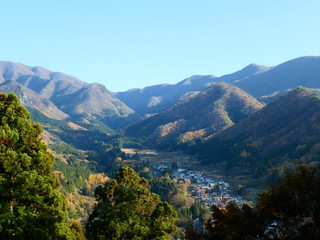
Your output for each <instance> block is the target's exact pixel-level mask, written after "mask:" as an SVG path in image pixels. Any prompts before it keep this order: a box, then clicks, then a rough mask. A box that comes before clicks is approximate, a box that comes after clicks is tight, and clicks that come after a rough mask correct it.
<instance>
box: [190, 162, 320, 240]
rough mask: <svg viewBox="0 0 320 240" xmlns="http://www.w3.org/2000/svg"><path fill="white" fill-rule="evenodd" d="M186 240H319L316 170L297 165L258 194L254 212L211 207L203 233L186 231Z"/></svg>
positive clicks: (319, 169)
mask: <svg viewBox="0 0 320 240" xmlns="http://www.w3.org/2000/svg"><path fill="white" fill-rule="evenodd" d="M186 239H190V240H191V239H204V240H207V239H208V240H209V239H215V240H219V239H231V240H249V239H251V240H263V239H278V240H304V239H305V240H316V239H320V167H312V166H306V165H303V164H301V165H298V166H297V167H296V169H295V171H293V172H289V173H287V174H286V175H285V177H284V178H283V179H282V180H281V182H280V183H278V184H276V185H273V186H272V187H270V188H269V189H268V191H266V192H264V193H260V194H259V196H258V199H257V204H256V207H255V208H251V207H249V206H247V205H243V206H242V207H238V206H236V205H235V204H232V203H231V204H229V205H227V207H226V208H225V209H219V208H217V207H216V206H212V216H211V219H210V220H209V221H207V222H206V232H205V233H199V232H197V229H195V228H188V229H187V230H186Z"/></svg>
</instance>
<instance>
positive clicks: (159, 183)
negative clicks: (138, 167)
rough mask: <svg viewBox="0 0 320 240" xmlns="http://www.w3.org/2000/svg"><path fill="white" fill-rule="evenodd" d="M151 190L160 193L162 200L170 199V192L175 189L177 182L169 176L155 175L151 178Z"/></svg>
mask: <svg viewBox="0 0 320 240" xmlns="http://www.w3.org/2000/svg"><path fill="white" fill-rule="evenodd" d="M150 185H151V191H152V192H154V193H156V194H158V195H159V196H160V199H161V200H162V201H167V202H168V201H169V197H170V194H171V193H172V192H173V191H174V189H175V184H174V183H173V181H172V180H171V179H170V178H169V177H155V178H152V179H151V180H150Z"/></svg>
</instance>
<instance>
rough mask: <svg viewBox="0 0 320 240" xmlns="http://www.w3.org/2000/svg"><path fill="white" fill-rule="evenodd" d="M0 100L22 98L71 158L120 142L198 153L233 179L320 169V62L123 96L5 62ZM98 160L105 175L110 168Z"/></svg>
mask: <svg viewBox="0 0 320 240" xmlns="http://www.w3.org/2000/svg"><path fill="white" fill-rule="evenodd" d="M299 86H303V87H305V88H302V87H299ZM297 87H298V88H297ZM306 88H309V89H306ZM311 90H312V91H311ZM0 92H6V93H7V92H14V93H15V94H17V96H18V97H19V98H20V100H21V102H22V104H23V105H25V106H27V107H28V110H29V111H30V112H31V115H32V117H33V119H34V120H35V121H37V122H39V123H41V124H42V125H43V126H44V128H45V129H46V130H47V132H45V135H44V136H45V138H46V139H47V141H48V142H50V141H51V142H56V143H58V144H55V145H56V146H53V145H54V144H51V147H52V146H53V147H52V149H53V150H54V151H55V152H58V153H59V152H66V154H65V156H68V153H69V152H70V151H73V152H76V153H77V154H78V155H81V153H82V152H85V151H91V150H94V149H97V148H99V149H100V150H101V151H102V152H101V154H102V155H103V154H104V151H105V149H108V148H109V147H110V146H109V145H110V144H111V143H109V142H110V141H112V144H115V145H119V146H121V145H123V141H122V140H119V139H118V137H119V136H120V138H121V137H122V138H123V137H127V139H125V142H126V143H125V144H129V145H130V144H131V145H130V146H141V143H143V141H144V139H147V141H146V142H145V143H146V144H148V145H149V146H152V147H155V148H162V149H168V148H171V149H172V148H173V149H176V148H177V149H182V150H186V151H190V152H192V153H197V154H199V159H201V161H202V163H203V164H213V165H215V164H217V165H219V164H223V165H224V166H225V169H226V170H227V171H232V174H244V173H247V174H252V175H255V176H259V174H262V175H263V174H265V172H266V171H267V169H268V168H269V167H281V166H282V165H283V164H285V163H289V162H292V161H296V160H305V161H309V162H312V161H318V160H317V159H318V156H319V154H320V147H319V146H320V137H318V136H320V132H319V131H320V124H319V122H320V115H319V112H320V100H319V99H320V98H319V95H317V93H319V92H320V57H319V56H313V57H311V56H310V57H301V58H297V59H293V60H290V61H287V62H285V63H282V64H280V65H278V66H274V67H266V66H263V65H257V64H250V65H248V66H247V67H245V68H243V69H241V70H239V71H237V72H234V73H231V74H228V75H224V76H221V77H216V76H214V75H195V76H191V77H189V78H187V79H184V80H183V81H181V82H178V83H177V84H173V85H170V84H161V85H155V86H150V87H146V88H143V89H132V90H128V91H125V92H118V93H113V92H111V91H109V90H108V89H107V88H106V87H105V86H103V85H101V84H99V83H87V82H84V81H82V80H79V79H77V78H75V77H73V76H70V75H67V74H64V73H59V72H53V71H50V70H47V69H45V68H43V67H30V66H27V65H24V64H21V63H14V62H8V61H0ZM262 102H263V103H262ZM120 129H121V131H118V130H120ZM123 130H124V131H123ZM117 131H118V132H117ZM141 137H142V138H141ZM137 139H139V140H137ZM136 140H137V142H134V141H136ZM120 143H121V144H120ZM112 144H111V145H112ZM73 148H74V149H73ZM66 149H67V150H66ZM70 149H71V150H70ZM75 149H77V150H75ZM82 150H84V151H82ZM77 151H79V152H77ZM92 159H96V160H95V161H97V162H98V165H97V166H98V168H99V169H104V168H105V167H106V166H108V164H109V163H105V162H103V160H102V158H101V159H100V157H98V156H95V155H94V154H93V155H92ZM100 161H102V162H100Z"/></svg>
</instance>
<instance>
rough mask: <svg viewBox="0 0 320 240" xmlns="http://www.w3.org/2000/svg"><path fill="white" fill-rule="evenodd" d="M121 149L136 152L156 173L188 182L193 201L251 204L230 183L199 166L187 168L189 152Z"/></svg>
mask: <svg viewBox="0 0 320 240" xmlns="http://www.w3.org/2000/svg"><path fill="white" fill-rule="evenodd" d="M122 151H123V152H125V153H126V154H129V155H133V154H138V155H139V160H138V162H148V163H149V164H150V167H151V169H152V171H153V174H155V175H156V176H162V175H164V173H168V172H169V173H170V177H171V178H172V179H176V181H177V182H179V183H184V184H187V186H188V188H187V191H188V195H189V196H190V197H191V198H193V199H194V201H195V202H199V203H201V204H202V205H203V206H204V207H206V208H208V209H210V207H211V206H212V205H213V204H214V205H216V206H217V207H219V208H225V206H226V205H227V204H228V203H229V202H233V203H235V204H236V205H239V206H241V205H243V204H249V205H251V204H253V202H252V201H248V200H246V199H244V198H243V197H242V196H240V195H238V194H236V193H235V192H234V191H232V190H231V186H230V184H229V183H227V182H225V181H223V180H222V179H214V178H213V177H210V176H206V175H205V174H204V173H203V172H202V171H200V170H190V169H193V168H192V167H191V166H192V164H194V159H191V158H190V156H187V155H183V154H181V153H178V154H177V153H172V152H171V153H168V152H166V153H164V152H159V151H155V150H150V149H149V150H137V149H122Z"/></svg>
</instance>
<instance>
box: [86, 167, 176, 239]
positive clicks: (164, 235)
mask: <svg viewBox="0 0 320 240" xmlns="http://www.w3.org/2000/svg"><path fill="white" fill-rule="evenodd" d="M96 196H97V201H98V204H97V205H96V206H95V208H94V210H93V212H92V214H91V215H90V217H89V220H88V223H87V225H86V233H87V237H88V239H168V238H169V236H170V235H171V234H173V233H174V232H175V231H176V227H175V225H174V224H173V222H174V220H175V218H176V212H175V210H174V209H173V207H171V206H170V205H169V204H168V203H166V202H161V201H160V199H159V197H158V196H157V195H156V194H154V193H151V192H150V187H149V186H148V182H147V180H145V179H144V178H141V177H139V175H138V174H137V173H136V172H135V171H134V170H133V169H131V168H130V167H126V166H125V167H122V168H121V169H120V170H119V172H118V173H117V175H116V177H115V179H113V180H112V181H111V182H108V183H106V184H105V186H100V187H98V188H97V189H96Z"/></svg>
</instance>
